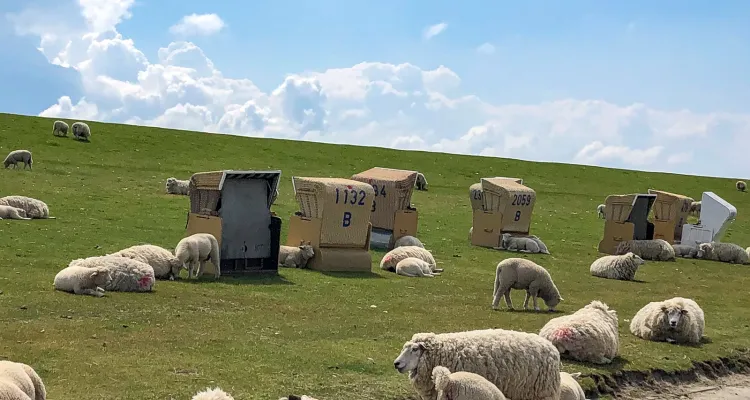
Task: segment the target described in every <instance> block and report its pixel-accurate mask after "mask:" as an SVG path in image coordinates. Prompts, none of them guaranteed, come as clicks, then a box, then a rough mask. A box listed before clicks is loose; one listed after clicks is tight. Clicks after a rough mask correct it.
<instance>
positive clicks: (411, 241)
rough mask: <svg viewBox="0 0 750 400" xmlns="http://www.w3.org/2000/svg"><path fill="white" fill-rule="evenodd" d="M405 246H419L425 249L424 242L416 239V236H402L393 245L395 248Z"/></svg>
mask: <svg viewBox="0 0 750 400" xmlns="http://www.w3.org/2000/svg"><path fill="white" fill-rule="evenodd" d="M403 246H417V247H421V248H423V249H424V244H422V241H421V240H419V239H417V238H415V237H414V236H409V235H406V236H401V237H400V238H398V239H396V241H395V242H394V243H393V248H394V249H395V248H396V247H403Z"/></svg>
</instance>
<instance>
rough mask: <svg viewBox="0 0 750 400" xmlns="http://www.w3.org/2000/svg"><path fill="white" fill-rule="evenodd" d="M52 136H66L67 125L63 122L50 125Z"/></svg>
mask: <svg viewBox="0 0 750 400" xmlns="http://www.w3.org/2000/svg"><path fill="white" fill-rule="evenodd" d="M52 134H53V135H54V136H65V137H67V136H68V124H67V123H66V122H65V121H55V123H54V124H52Z"/></svg>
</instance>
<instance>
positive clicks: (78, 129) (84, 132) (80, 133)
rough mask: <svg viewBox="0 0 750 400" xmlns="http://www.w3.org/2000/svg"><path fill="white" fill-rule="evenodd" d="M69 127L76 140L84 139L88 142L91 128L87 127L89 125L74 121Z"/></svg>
mask: <svg viewBox="0 0 750 400" xmlns="http://www.w3.org/2000/svg"><path fill="white" fill-rule="evenodd" d="M70 128H71V130H72V131H73V137H74V138H76V139H78V140H85V141H87V142H88V141H89V139H90V138H91V128H89V125H88V124H87V123H85V122H80V121H78V122H74V123H73V125H71V126H70Z"/></svg>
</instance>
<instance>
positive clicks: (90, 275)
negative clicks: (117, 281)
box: [54, 265, 112, 297]
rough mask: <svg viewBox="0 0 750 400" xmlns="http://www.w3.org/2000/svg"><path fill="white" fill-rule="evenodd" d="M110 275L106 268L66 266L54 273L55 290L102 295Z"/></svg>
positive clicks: (95, 295)
mask: <svg viewBox="0 0 750 400" xmlns="http://www.w3.org/2000/svg"><path fill="white" fill-rule="evenodd" d="M111 280H112V277H111V276H110V272H109V270H108V269H107V268H104V267H100V268H93V269H92V268H87V267H84V266H81V265H73V266H68V267H67V268H63V269H62V270H61V271H60V272H58V273H57V275H55V280H54V287H55V290H59V291H62V292H68V293H74V294H81V295H87V296H94V297H102V296H104V288H105V287H106V286H107V285H109V283H110V281H111Z"/></svg>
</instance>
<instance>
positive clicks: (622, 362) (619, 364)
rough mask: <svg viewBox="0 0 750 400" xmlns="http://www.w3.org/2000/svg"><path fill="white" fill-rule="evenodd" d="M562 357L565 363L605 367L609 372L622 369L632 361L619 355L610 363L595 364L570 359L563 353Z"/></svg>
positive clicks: (597, 367) (588, 366)
mask: <svg viewBox="0 0 750 400" xmlns="http://www.w3.org/2000/svg"><path fill="white" fill-rule="evenodd" d="M561 357H562V359H563V362H564V363H565V364H571V365H580V366H582V367H586V368H590V369H603V370H605V371H607V372H617V371H622V369H623V368H624V367H625V366H626V365H628V364H629V363H630V361H629V360H628V359H627V358H623V357H621V356H617V357H615V358H613V359H612V362H611V363H609V364H594V363H588V362H582V361H576V360H573V359H570V358H569V357H568V356H567V355H563V356H561Z"/></svg>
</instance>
